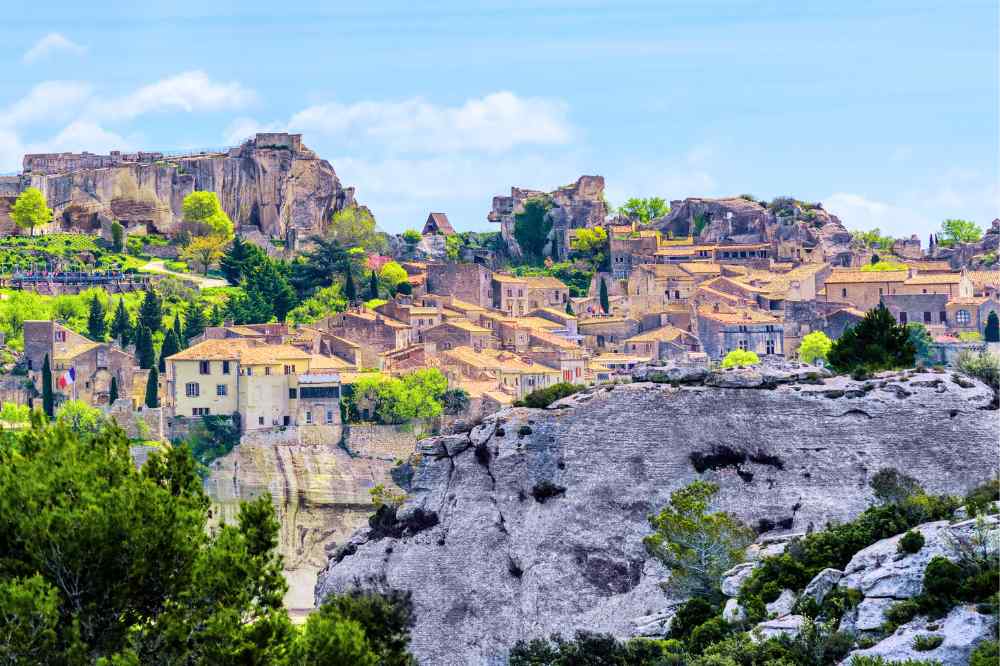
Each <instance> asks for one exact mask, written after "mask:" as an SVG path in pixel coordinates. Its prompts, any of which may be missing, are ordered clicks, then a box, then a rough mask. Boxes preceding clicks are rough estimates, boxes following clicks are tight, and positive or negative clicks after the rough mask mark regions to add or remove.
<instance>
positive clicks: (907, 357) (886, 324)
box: [827, 303, 917, 373]
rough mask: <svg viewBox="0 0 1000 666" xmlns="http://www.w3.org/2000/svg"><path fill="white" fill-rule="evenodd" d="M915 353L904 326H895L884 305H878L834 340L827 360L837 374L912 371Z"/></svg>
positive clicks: (896, 324) (897, 324)
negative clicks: (859, 371)
mask: <svg viewBox="0 0 1000 666" xmlns="http://www.w3.org/2000/svg"><path fill="white" fill-rule="evenodd" d="M916 353H917V351H916V348H915V347H914V346H913V342H911V341H910V335H909V332H908V331H907V330H906V326H903V325H902V324H899V323H897V322H896V319H895V318H894V317H893V316H892V314H890V312H889V310H888V309H887V308H886V307H885V305H884V304H882V303H879V305H878V306H877V307H875V308H872V309H871V310H869V311H868V312H867V313H866V314H865V318H864V319H862V320H861V321H860V322H858V323H857V324H855V325H854V326H851V327H850V328H848V329H847V330H846V331H844V333H843V335H841V336H840V337H839V338H837V340H836V341H835V342H834V343H833V346H832V347H831V348H830V353H829V354H828V355H827V360H829V362H830V365H832V366H833V367H834V368H835V369H836V370H837V371H839V372H844V373H849V372H853V371H855V370H857V369H862V368H863V369H864V370H866V371H867V372H878V371H880V370H895V369H897V368H911V367H913V363H914V359H915V357H916Z"/></svg>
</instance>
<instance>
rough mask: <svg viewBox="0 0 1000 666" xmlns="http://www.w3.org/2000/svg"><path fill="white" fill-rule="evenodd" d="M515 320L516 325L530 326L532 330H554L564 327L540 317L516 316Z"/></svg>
mask: <svg viewBox="0 0 1000 666" xmlns="http://www.w3.org/2000/svg"><path fill="white" fill-rule="evenodd" d="M516 321H517V325H518V327H523V328H530V329H532V330H541V331H554V330H556V329H560V328H563V327H564V325H563V324H559V323H556V322H554V321H551V320H549V319H543V318H542V317H518V318H517V320H516Z"/></svg>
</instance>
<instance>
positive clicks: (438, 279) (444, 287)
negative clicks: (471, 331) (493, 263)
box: [425, 261, 493, 308]
mask: <svg viewBox="0 0 1000 666" xmlns="http://www.w3.org/2000/svg"><path fill="white" fill-rule="evenodd" d="M425 287H426V291H427V294H433V295H437V296H453V297H455V298H457V299H460V300H462V301H465V302H467V303H473V304H474V305H478V306H480V307H484V308H485V307H491V306H492V305H493V271H491V270H490V269H489V268H487V267H486V266H483V265H482V264H466V263H459V262H453V261H448V262H441V263H430V264H427V281H426V285H425Z"/></svg>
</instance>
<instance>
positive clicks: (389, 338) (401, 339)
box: [314, 308, 416, 368]
mask: <svg viewBox="0 0 1000 666" xmlns="http://www.w3.org/2000/svg"><path fill="white" fill-rule="evenodd" d="M314 326H315V327H316V328H318V329H320V330H322V331H327V332H329V333H331V334H333V335H335V336H337V337H341V338H345V339H347V340H350V341H351V342H356V343H357V344H358V345H360V348H359V352H360V354H361V364H362V367H368V368H370V367H378V355H379V354H381V353H383V352H388V351H395V350H397V349H403V348H404V347H408V346H410V345H411V344H413V343H414V342H416V340H415V337H416V333H415V332H414V330H413V328H412V327H410V326H408V325H407V324H404V323H402V322H400V321H396V320H395V319H392V318H391V317H386V316H385V315H382V314H379V313H377V312H372V311H370V310H366V309H365V308H354V309H352V310H347V311H345V312H340V313H338V314H336V315H334V316H332V317H327V318H326V319H322V320H320V321H318V322H316V323H315V324H314Z"/></svg>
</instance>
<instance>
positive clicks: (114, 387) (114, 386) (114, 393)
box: [108, 375, 118, 405]
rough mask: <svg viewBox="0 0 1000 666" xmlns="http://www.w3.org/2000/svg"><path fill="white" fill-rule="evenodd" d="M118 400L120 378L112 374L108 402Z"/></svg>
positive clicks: (111, 402)
mask: <svg viewBox="0 0 1000 666" xmlns="http://www.w3.org/2000/svg"><path fill="white" fill-rule="evenodd" d="M116 400H118V378H117V377H115V376H114V375H112V376H111V389H110V390H109V391H108V404H111V405H113V404H115V401H116Z"/></svg>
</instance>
